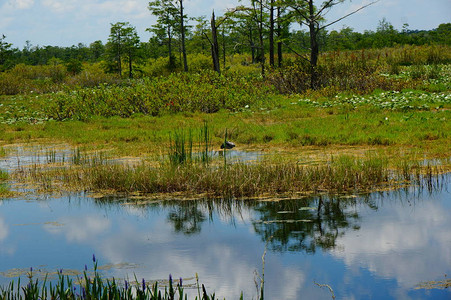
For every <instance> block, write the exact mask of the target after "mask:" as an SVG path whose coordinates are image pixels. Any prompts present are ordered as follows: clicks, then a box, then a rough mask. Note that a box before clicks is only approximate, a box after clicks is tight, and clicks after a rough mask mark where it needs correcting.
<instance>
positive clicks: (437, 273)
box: [0, 146, 451, 300]
mask: <svg viewBox="0 0 451 300" xmlns="http://www.w3.org/2000/svg"><path fill="white" fill-rule="evenodd" d="M61 148H62V149H66V148H65V147H64V146H63V147H61ZM37 150H38V151H37ZM15 151H16V152H15V153H14V155H10V156H9V157H7V158H4V159H2V160H1V161H0V168H2V169H5V170H13V169H16V168H17V167H18V166H19V165H27V164H34V163H46V162H54V161H65V160H67V159H68V158H69V157H70V156H71V155H72V153H71V151H67V150H63V151H60V150H59V151H58V152H57V153H56V152H55V151H53V150H52V149H50V150H49V149H47V148H42V149H41V148H39V149H35V148H33V149H25V148H20V147H19V148H17V149H16V150H15ZM36 153H38V155H36ZM39 153H40V154H39ZM231 153H236V155H235V157H237V158H238V159H240V160H241V159H243V158H242V157H241V156H243V155H241V154H240V152H232V151H231ZM240 155H241V156H240ZM246 155H247V156H248V154H247V153H246ZM257 156H258V154H256V158H254V157H252V158H251V159H257V158H258V157H257ZM450 177H451V176H450V175H447V177H446V178H445V179H444V180H443V187H442V188H440V189H436V190H434V191H432V192H431V191H428V190H425V189H423V190H421V189H418V188H413V187H412V188H409V189H406V190H401V191H392V192H384V193H373V194H369V195H358V196H348V197H333V198H331V197H327V196H322V197H314V198H303V199H297V200H283V201H222V202H221V201H207V200H204V201H176V200H174V201H152V202H150V201H145V199H105V198H100V199H99V198H93V197H92V196H90V195H84V194H73V195H70V196H65V197H60V198H52V197H44V196H37V195H33V194H28V196H24V197H22V198H15V199H4V200H0V285H2V284H5V283H7V282H9V281H10V280H12V279H14V280H17V276H21V278H22V280H23V281H26V280H27V279H26V273H27V271H28V270H29V269H30V267H32V268H33V270H34V273H35V274H36V275H37V276H44V274H46V273H47V272H50V273H51V272H56V271H57V270H60V269H63V272H64V273H66V274H76V273H77V272H78V273H81V272H83V270H84V269H85V265H87V267H88V268H89V269H92V256H93V254H95V256H96V258H97V260H98V263H99V266H100V268H101V269H102V270H101V271H102V274H103V275H104V276H105V277H108V278H111V277H115V278H128V279H134V278H135V275H136V277H137V278H138V279H139V280H140V279H141V278H144V279H146V281H152V280H164V279H167V278H168V276H169V274H172V276H173V277H174V278H180V277H181V278H183V280H184V284H186V285H190V284H194V283H195V279H194V277H195V274H196V273H197V274H198V275H199V279H200V282H201V283H204V284H205V285H206V287H207V291H208V292H209V293H213V292H215V293H216V296H218V297H219V298H223V297H225V298H226V299H228V300H229V299H238V298H239V296H240V294H241V292H243V294H244V298H245V299H256V296H257V291H256V286H255V280H256V279H257V281H259V279H258V277H257V275H256V272H257V273H258V274H259V275H262V267H263V262H262V255H263V254H264V253H265V249H266V250H267V251H266V256H265V258H264V268H265V271H264V277H265V297H266V299H331V293H330V291H329V290H328V289H326V288H321V287H319V286H318V285H316V283H318V284H328V285H329V286H330V287H331V288H332V289H333V291H334V294H335V296H336V298H337V299H451V291H450V290H449V288H448V289H417V287H418V285H419V284H420V283H423V282H429V281H444V280H449V277H450V276H451V194H450V191H451V184H450ZM188 291H189V293H190V294H192V295H196V294H197V290H196V289H194V288H193V289H188Z"/></svg>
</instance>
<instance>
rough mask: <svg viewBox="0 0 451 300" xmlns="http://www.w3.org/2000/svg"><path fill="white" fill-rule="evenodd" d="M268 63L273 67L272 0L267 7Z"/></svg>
mask: <svg viewBox="0 0 451 300" xmlns="http://www.w3.org/2000/svg"><path fill="white" fill-rule="evenodd" d="M269 65H270V66H271V67H274V0H271V3H270V7H269Z"/></svg>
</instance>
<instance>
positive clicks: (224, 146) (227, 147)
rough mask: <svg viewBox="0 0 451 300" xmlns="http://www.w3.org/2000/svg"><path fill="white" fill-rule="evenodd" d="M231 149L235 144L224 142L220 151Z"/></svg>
mask: <svg viewBox="0 0 451 300" xmlns="http://www.w3.org/2000/svg"><path fill="white" fill-rule="evenodd" d="M233 147H235V144H234V143H232V142H230V141H225V142H224V143H223V144H222V145H221V149H232V148H233Z"/></svg>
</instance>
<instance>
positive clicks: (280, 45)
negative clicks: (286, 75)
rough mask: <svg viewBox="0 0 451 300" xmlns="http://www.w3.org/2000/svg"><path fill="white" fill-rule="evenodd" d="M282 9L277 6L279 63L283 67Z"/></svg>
mask: <svg viewBox="0 0 451 300" xmlns="http://www.w3.org/2000/svg"><path fill="white" fill-rule="evenodd" d="M281 15H282V12H281V9H280V6H278V7H277V38H278V39H279V41H278V42H277V65H278V66H279V68H281V67H282V60H283V58H282V21H281Z"/></svg>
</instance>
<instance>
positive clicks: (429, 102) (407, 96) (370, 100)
mask: <svg viewBox="0 0 451 300" xmlns="http://www.w3.org/2000/svg"><path fill="white" fill-rule="evenodd" d="M298 103H300V104H301V103H303V104H308V105H312V106H315V107H323V108H326V107H337V106H338V107H340V106H346V105H347V106H350V107H353V108H355V107H358V106H365V105H370V106H374V107H376V108H379V109H386V110H395V111H406V110H430V109H439V108H443V107H444V105H450V104H451V95H450V94H449V93H426V92H415V91H406V92H398V91H392V92H382V93H378V94H373V95H367V96H359V95H353V96H344V97H343V96H336V97H335V98H334V99H332V100H326V101H322V102H320V101H315V100H311V99H299V100H298Z"/></svg>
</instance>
